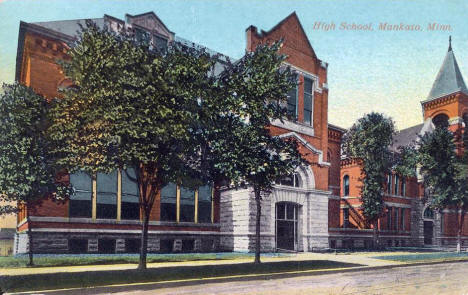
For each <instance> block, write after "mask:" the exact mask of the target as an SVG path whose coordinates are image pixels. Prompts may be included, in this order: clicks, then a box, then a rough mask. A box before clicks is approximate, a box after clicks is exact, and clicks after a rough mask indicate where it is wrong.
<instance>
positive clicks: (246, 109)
mask: <svg viewBox="0 0 468 295" xmlns="http://www.w3.org/2000/svg"><path fill="white" fill-rule="evenodd" d="M280 46H281V42H276V43H274V44H272V45H271V46H269V45H260V46H258V47H257V48H256V50H255V51H254V52H248V53H246V55H245V56H244V57H243V58H242V59H241V60H239V61H237V62H235V63H233V64H232V63H231V64H229V65H228V66H227V67H226V70H225V71H224V72H223V73H222V74H221V77H220V81H219V85H218V89H221V90H218V91H221V92H222V93H223V95H217V96H216V97H218V98H220V99H222V102H219V104H218V105H219V106H222V108H224V111H221V112H215V113H216V114H217V116H216V117H209V120H214V121H213V122H209V123H205V124H204V126H205V127H208V126H213V128H207V129H205V130H204V134H203V136H204V141H205V142H209V143H210V145H209V147H208V148H207V150H208V151H209V152H208V153H207V154H208V156H207V158H208V159H211V163H212V165H211V166H212V167H214V171H215V174H216V175H220V176H225V177H226V178H227V179H229V180H230V181H231V184H232V185H233V186H235V187H236V186H237V187H238V186H244V185H248V186H251V187H252V188H253V191H254V195H255V203H256V225H255V228H256V230H255V236H256V238H255V240H256V244H255V245H256V248H255V261H254V262H255V263H260V217H261V199H262V196H266V195H268V193H270V191H271V189H272V188H273V185H274V183H275V181H277V180H278V179H279V178H281V177H283V176H285V175H288V174H291V173H293V172H294V170H295V169H296V168H297V167H298V166H299V165H300V164H304V163H306V162H305V160H303V158H302V157H301V155H300V153H299V151H298V148H297V143H296V142H295V141H294V140H284V139H282V138H280V137H278V136H273V135H272V133H271V132H270V130H269V126H271V122H272V120H275V119H280V120H283V119H285V118H287V109H286V108H285V102H286V99H287V92H288V91H289V90H290V89H291V88H292V87H293V86H294V85H295V83H296V82H295V80H294V79H293V77H292V75H291V72H290V70H289V69H288V68H282V62H283V61H284V59H285V56H284V55H280V54H278V50H279V48H280Z"/></svg>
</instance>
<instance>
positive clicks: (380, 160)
mask: <svg viewBox="0 0 468 295" xmlns="http://www.w3.org/2000/svg"><path fill="white" fill-rule="evenodd" d="M394 133H395V127H394V124H393V121H392V120H391V119H390V118H387V117H385V116H384V115H383V114H379V113H370V114H367V115H365V116H364V117H362V118H360V119H359V120H358V121H357V122H356V123H355V124H354V125H353V126H352V127H351V128H350V129H349V130H348V132H346V134H345V135H344V138H343V152H344V154H345V155H346V156H348V157H351V158H358V159H361V161H362V170H361V171H362V172H361V173H362V178H363V179H362V180H363V186H362V188H361V200H362V206H363V215H364V217H365V218H366V220H368V221H370V222H375V220H377V219H378V218H379V216H380V215H381V214H382V212H383V208H384V202H383V188H382V185H383V184H384V183H385V179H386V175H387V174H388V173H390V172H391V168H392V163H393V159H392V154H391V152H390V150H389V146H390V145H391V144H392V139H393V134H394Z"/></svg>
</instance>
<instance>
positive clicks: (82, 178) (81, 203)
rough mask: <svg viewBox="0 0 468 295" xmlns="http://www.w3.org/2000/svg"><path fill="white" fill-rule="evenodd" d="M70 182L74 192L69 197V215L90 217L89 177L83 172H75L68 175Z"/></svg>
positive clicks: (90, 182)
mask: <svg viewBox="0 0 468 295" xmlns="http://www.w3.org/2000/svg"><path fill="white" fill-rule="evenodd" d="M70 183H71V184H72V186H73V188H74V191H75V193H74V194H73V195H72V196H71V197H70V201H69V216H70V217H91V215H92V195H93V185H92V181H91V177H90V176H89V175H88V174H86V173H84V172H76V173H73V174H71V175H70Z"/></svg>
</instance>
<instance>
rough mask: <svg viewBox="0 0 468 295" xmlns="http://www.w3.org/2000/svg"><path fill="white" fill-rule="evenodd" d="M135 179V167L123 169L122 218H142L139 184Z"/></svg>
mask: <svg viewBox="0 0 468 295" xmlns="http://www.w3.org/2000/svg"><path fill="white" fill-rule="evenodd" d="M132 179H133V180H132ZM134 180H136V175H135V170H134V169H133V168H130V169H127V170H124V171H122V212H121V218H122V219H137V220H138V219H140V205H139V192H138V184H137V183H136V182H135V181H134Z"/></svg>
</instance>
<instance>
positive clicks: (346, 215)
mask: <svg viewBox="0 0 468 295" xmlns="http://www.w3.org/2000/svg"><path fill="white" fill-rule="evenodd" d="M343 227H344V228H347V227H349V208H343Z"/></svg>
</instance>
